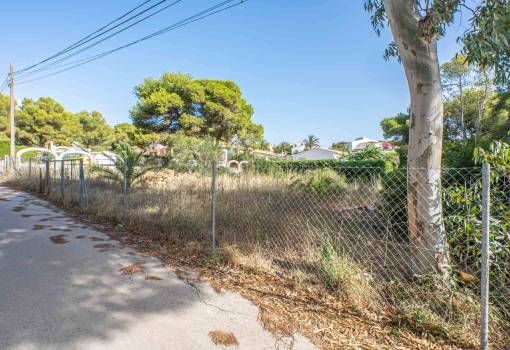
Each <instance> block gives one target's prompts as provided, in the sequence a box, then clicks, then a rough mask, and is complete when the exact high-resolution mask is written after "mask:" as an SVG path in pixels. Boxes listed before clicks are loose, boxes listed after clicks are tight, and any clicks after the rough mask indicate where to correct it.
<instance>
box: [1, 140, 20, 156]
mask: <svg viewBox="0 0 510 350" xmlns="http://www.w3.org/2000/svg"><path fill="white" fill-rule="evenodd" d="M9 148H10V143H9V140H5V141H1V140H0V157H3V156H8V155H9ZM23 148H26V146H18V145H16V151H19V150H21V149H23Z"/></svg>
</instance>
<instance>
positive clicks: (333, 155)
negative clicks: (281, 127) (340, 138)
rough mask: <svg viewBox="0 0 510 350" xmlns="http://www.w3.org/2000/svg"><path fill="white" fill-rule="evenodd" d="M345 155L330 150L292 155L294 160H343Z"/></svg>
mask: <svg viewBox="0 0 510 350" xmlns="http://www.w3.org/2000/svg"><path fill="white" fill-rule="evenodd" d="M343 156H344V153H342V152H340V151H336V150H334V149H329V148H312V149H309V150H306V151H302V152H299V153H295V154H292V155H290V156H289V157H290V159H292V160H321V159H341V158H342V157H343Z"/></svg>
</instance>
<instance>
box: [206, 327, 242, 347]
mask: <svg viewBox="0 0 510 350" xmlns="http://www.w3.org/2000/svg"><path fill="white" fill-rule="evenodd" d="M209 337H210V338H211V340H212V342H213V343H214V345H224V346H235V345H239V342H238V341H237V338H236V336H235V335H234V333H232V332H225V331H221V330H215V331H210V332H209Z"/></svg>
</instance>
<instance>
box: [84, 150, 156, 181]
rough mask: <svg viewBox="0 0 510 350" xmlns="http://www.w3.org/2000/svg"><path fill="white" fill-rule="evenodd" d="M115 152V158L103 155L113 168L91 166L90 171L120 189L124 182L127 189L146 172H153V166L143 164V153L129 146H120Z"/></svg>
mask: <svg viewBox="0 0 510 350" xmlns="http://www.w3.org/2000/svg"><path fill="white" fill-rule="evenodd" d="M115 151H116V154H117V157H112V156H110V155H108V154H105V156H106V157H107V158H109V159H110V160H111V161H112V162H113V164H114V166H113V167H104V166H93V167H92V170H91V171H92V172H93V173H95V174H97V175H98V176H99V177H101V178H103V179H105V180H108V181H111V182H113V183H116V184H117V185H118V186H121V187H122V186H123V185H124V182H125V181H126V183H127V187H128V189H129V188H131V186H133V185H134V184H136V183H139V182H140V181H141V180H142V179H143V176H144V175H145V174H146V173H147V172H149V171H152V170H154V166H153V165H151V164H148V163H146V162H144V159H143V153H142V152H139V151H136V150H135V149H134V148H133V147H131V146H129V145H121V146H119V147H118V148H117V149H116V150H115Z"/></svg>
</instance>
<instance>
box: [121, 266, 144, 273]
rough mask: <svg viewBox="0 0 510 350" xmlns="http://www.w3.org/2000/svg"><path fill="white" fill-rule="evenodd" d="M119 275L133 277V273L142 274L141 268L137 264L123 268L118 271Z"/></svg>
mask: <svg viewBox="0 0 510 350" xmlns="http://www.w3.org/2000/svg"><path fill="white" fill-rule="evenodd" d="M119 271H120V274H121V275H129V276H131V275H134V274H135V273H143V272H144V269H143V266H141V265H139V264H131V265H129V266H124V267H121V268H120V269H119Z"/></svg>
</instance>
